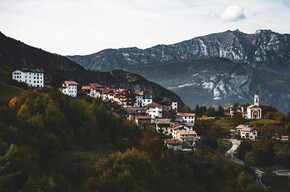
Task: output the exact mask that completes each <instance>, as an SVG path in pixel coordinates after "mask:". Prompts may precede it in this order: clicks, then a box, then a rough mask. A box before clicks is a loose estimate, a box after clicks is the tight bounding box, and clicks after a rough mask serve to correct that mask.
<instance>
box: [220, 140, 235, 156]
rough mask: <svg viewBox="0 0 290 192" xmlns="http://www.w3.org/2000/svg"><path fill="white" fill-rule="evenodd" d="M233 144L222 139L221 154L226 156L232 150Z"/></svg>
mask: <svg viewBox="0 0 290 192" xmlns="http://www.w3.org/2000/svg"><path fill="white" fill-rule="evenodd" d="M232 146H233V144H232V142H230V141H228V140H226V139H221V140H220V141H219V152H220V153H221V154H225V152H227V151H228V150H229V149H230V148H232Z"/></svg>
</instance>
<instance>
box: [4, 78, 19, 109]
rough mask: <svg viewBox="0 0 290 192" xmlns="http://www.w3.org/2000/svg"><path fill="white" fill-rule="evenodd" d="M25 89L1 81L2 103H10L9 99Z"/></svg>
mask: <svg viewBox="0 0 290 192" xmlns="http://www.w3.org/2000/svg"><path fill="white" fill-rule="evenodd" d="M22 91H23V89H21V88H19V87H15V86H12V85H7V84H5V83H1V82H0V104H8V103H9V101H10V100H11V99H12V98H13V97H15V96H19V95H20V94H21V93H22Z"/></svg>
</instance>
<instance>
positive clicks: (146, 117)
mask: <svg viewBox="0 0 290 192" xmlns="http://www.w3.org/2000/svg"><path fill="white" fill-rule="evenodd" d="M136 119H151V117H150V116H137V117H136Z"/></svg>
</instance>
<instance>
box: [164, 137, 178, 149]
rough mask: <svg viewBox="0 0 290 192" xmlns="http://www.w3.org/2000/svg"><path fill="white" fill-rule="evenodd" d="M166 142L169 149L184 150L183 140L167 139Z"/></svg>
mask: <svg viewBox="0 0 290 192" xmlns="http://www.w3.org/2000/svg"><path fill="white" fill-rule="evenodd" d="M164 144H165V145H166V146H167V148H168V149H173V150H182V142H181V141H180V140H179V139H165V140H164Z"/></svg>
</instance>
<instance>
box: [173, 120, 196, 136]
mask: <svg viewBox="0 0 290 192" xmlns="http://www.w3.org/2000/svg"><path fill="white" fill-rule="evenodd" d="M180 131H192V128H191V127H187V126H185V125H184V124H182V123H175V124H173V125H171V135H172V137H173V139H177V134H178V132H180Z"/></svg>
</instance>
